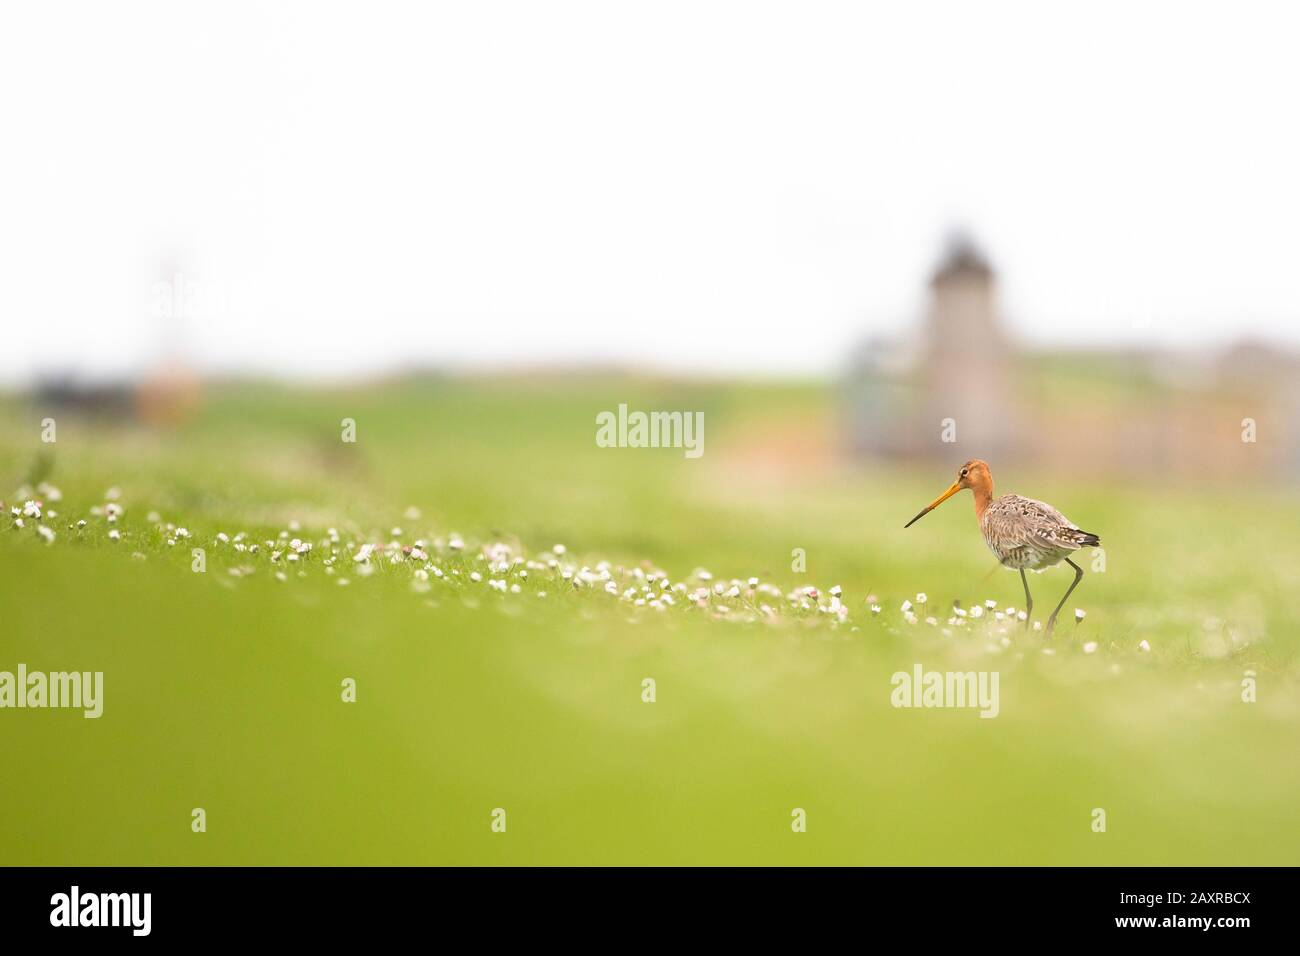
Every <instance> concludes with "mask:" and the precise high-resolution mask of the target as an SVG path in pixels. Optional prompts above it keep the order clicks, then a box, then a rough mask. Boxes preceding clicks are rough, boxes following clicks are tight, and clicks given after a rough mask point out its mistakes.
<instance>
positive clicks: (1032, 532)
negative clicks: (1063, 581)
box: [980, 495, 1101, 568]
mask: <svg viewBox="0 0 1300 956" xmlns="http://www.w3.org/2000/svg"><path fill="white" fill-rule="evenodd" d="M980 526H981V530H982V531H983V532H984V540H985V541H986V542H988V546H989V549H990V550H991V551H992V552H993V553H994V554H995V555H997V557H998V560H1000V561H1001V562H1002V563H1003V564H1009V565H1010V566H1012V567H1021V568H1033V567H1037V566H1039V565H1040V564H1043V563H1044V562H1047V561H1051V562H1052V563H1055V561H1059V560H1060V559H1061V557H1063V556H1064V555H1065V554H1066V553H1068V552H1070V551H1077V550H1079V549H1080V548H1083V547H1087V546H1089V545H1094V544H1099V543H1100V541H1101V539H1100V538H1098V537H1097V536H1096V535H1095V534H1092V533H1090V532H1087V531H1083V530H1081V529H1080V528H1079V526H1078V525H1076V524H1074V522H1072V521H1070V519H1069V518H1067V517H1066V516H1065V515H1063V514H1061V513H1060V512H1059V511H1057V510H1056V509H1055V508H1053V507H1052V506H1051V505H1049V504H1047V503H1046V502H1043V501H1035V500H1034V499H1033V498H1025V497H1023V496H1021V495H1003V496H1002V497H1001V498H995V499H994V500H993V501H992V502H990V503H989V506H988V508H987V509H986V510H985V512H984V517H983V520H982V521H981V522H980ZM1053 559H1054V560H1053Z"/></svg>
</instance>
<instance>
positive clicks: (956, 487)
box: [903, 458, 993, 528]
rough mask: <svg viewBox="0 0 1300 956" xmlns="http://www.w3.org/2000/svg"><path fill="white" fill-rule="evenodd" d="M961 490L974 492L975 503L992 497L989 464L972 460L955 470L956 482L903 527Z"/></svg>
mask: <svg viewBox="0 0 1300 956" xmlns="http://www.w3.org/2000/svg"><path fill="white" fill-rule="evenodd" d="M963 488H969V489H971V490H972V491H974V492H975V498H976V501H977V502H979V501H987V500H988V499H989V498H990V497H992V495H993V475H992V474H990V473H989V463H988V462H986V461H984V460H983V459H980V458H972V459H971V460H970V461H968V462H966V464H964V465H962V466H961V468H959V469H958V470H957V480H956V481H954V482H953V483H952V484H951V485H949V486H948V490H947V491H945V492H944V493H943V494H941V495H940V496H939V497H938V498H935V499H934V501H932V502H930V503H929V504H928V505H926V506H925V507H924V508H922V509H921V510H920V511H919V512H917V515H916V517H915V518H913V519H912V520H911V521H909V522H908V523H907V524H905V525H903V527H904V528H910V527H912V525H914V524H916V523H917V522H918V521H920V520H921V519H922V518H924V517H925V516H926V515H928V514H929V513H930V512H931V511H933V510H934V509H935V508H937V507H939V506H940V505H941V504H943V503H944V502H945V501H947V500H948V499H949V498H951V497H952V496H953V495H955V494H956V493H957V492H959V491H961V490H962V489H963Z"/></svg>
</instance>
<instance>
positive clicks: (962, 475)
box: [961, 468, 966, 478]
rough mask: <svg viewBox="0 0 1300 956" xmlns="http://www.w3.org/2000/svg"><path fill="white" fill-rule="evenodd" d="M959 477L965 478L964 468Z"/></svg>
mask: <svg viewBox="0 0 1300 956" xmlns="http://www.w3.org/2000/svg"><path fill="white" fill-rule="evenodd" d="M961 477H963V478H965V477H966V469H965V468H963V469H962V470H961Z"/></svg>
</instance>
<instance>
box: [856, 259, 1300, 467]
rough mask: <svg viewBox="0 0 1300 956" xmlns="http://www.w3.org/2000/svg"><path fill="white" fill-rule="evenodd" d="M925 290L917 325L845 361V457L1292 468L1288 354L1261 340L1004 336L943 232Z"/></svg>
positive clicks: (991, 294) (1298, 445)
mask: <svg viewBox="0 0 1300 956" xmlns="http://www.w3.org/2000/svg"><path fill="white" fill-rule="evenodd" d="M930 289H931V297H930V305H929V309H928V312H927V313H926V315H925V317H924V320H923V322H922V323H920V325H919V327H918V328H916V329H913V330H910V331H909V333H908V334H906V335H904V336H901V337H900V338H898V339H895V340H884V339H875V340H872V341H868V342H866V343H864V344H863V346H862V347H861V348H860V349H859V350H858V352H857V355H856V357H855V360H854V361H853V363H852V365H851V368H850V372H849V375H848V377H847V380H846V382H845V406H846V407H845V417H846V421H847V423H848V426H847V427H848V434H847V439H848V444H849V447H850V449H851V451H852V452H853V453H854V454H856V455H859V456H862V457H871V458H883V459H894V460H916V461H927V462H934V463H936V464H943V465H946V466H955V465H956V464H960V462H962V461H964V460H965V459H967V458H985V459H988V460H990V461H992V462H995V463H998V464H1003V463H1011V464H1016V465H1026V466H1033V467H1038V468H1044V469H1053V468H1056V469H1064V470H1071V471H1081V472H1095V473H1119V474H1123V473H1149V472H1174V473H1186V474H1201V475H1209V474H1216V473H1219V474H1241V473H1255V474H1285V475H1294V474H1297V468H1300V360H1298V359H1297V356H1296V355H1295V354H1293V353H1290V352H1288V351H1286V350H1283V349H1280V348H1278V347H1275V346H1273V345H1270V344H1268V343H1261V342H1243V343H1241V344H1239V345H1237V346H1235V347H1233V348H1230V349H1228V350H1226V351H1224V352H1222V353H1220V354H1217V355H1197V354H1190V353H1189V354H1182V353H1174V352H1162V351H1152V350H1142V349H1116V350H1089V351H1082V350H1080V351H1060V352H1051V351H1030V350H1025V349H1021V348H1018V347H1017V345H1016V343H1015V342H1014V341H1013V340H1012V338H1011V337H1010V335H1009V334H1008V332H1007V329H1006V327H1005V326H1004V324H1003V323H1002V321H1001V319H1000V315H999V311H998V305H997V283H996V275H995V273H994V270H993V269H992V267H991V266H990V264H989V263H988V261H987V260H986V259H985V258H984V256H983V255H982V254H981V253H980V252H979V251H978V249H977V248H976V247H975V245H974V244H973V243H972V242H971V241H970V240H968V239H965V238H957V239H954V240H953V241H952V242H950V244H949V247H948V249H947V251H946V252H945V254H944V257H943V259H942V261H941V262H940V264H939V267H938V268H937V269H936V271H935V273H934V276H933V278H932V279H931V282H930ZM1252 423H1253V424H1252ZM1252 427H1253V433H1252V431H1251V429H1252ZM1252 434H1253V438H1254V441H1250V440H1246V439H1249V438H1251V437H1252Z"/></svg>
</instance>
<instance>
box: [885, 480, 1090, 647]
mask: <svg viewBox="0 0 1300 956" xmlns="http://www.w3.org/2000/svg"><path fill="white" fill-rule="evenodd" d="M963 488H969V489H970V490H971V491H972V492H974V493H975V516H976V517H977V518H978V519H979V523H980V531H981V532H983V534H984V543H985V544H987V545H988V546H989V550H990V551H992V552H993V554H994V555H995V556H996V557H997V559H998V561H999V562H1000V563H1001V564H1002V565H1004V566H1005V567H1008V568H1015V569H1016V570H1017V571H1019V572H1020V581H1021V583H1022V584H1024V586H1025V629H1026V630H1028V629H1029V620H1030V618H1031V617H1033V614H1034V599H1033V597H1032V596H1031V595H1030V593H1029V580H1028V579H1027V578H1026V577H1025V572H1026V571H1042V570H1045V569H1047V568H1050V567H1052V566H1053V565H1056V564H1059V563H1060V562H1062V561H1064V562H1065V563H1066V564H1068V565H1069V566H1070V567H1072V568H1074V581H1073V582H1072V583H1071V584H1070V587H1069V588H1068V589H1067V590H1066V592H1065V595H1064V596H1063V597H1062V598H1061V603H1060V604H1058V605H1056V610H1055V611H1053V612H1052V616H1051V617H1049V618H1048V619H1047V633H1048V634H1050V633H1052V628H1054V627H1055V626H1056V615H1058V614H1060V613H1061V608H1062V607H1064V606H1065V602H1066V601H1067V600H1068V599H1069V597H1070V594H1071V592H1072V591H1074V589H1075V588H1076V587H1078V585H1079V582H1080V581H1081V580H1083V568H1081V567H1079V566H1078V565H1077V564H1075V563H1074V562H1073V561H1071V560H1070V558H1069V555H1070V553H1071V552H1074V551H1078V550H1079V549H1080V548H1086V547H1091V546H1093V545H1096V544H1100V543H1101V538H1099V537H1097V535H1095V534H1093V533H1092V532H1091V531H1083V530H1081V529H1080V528H1079V526H1078V525H1076V524H1075V523H1074V522H1072V521H1071V520H1070V519H1069V518H1067V517H1066V516H1065V515H1063V514H1061V513H1060V512H1059V511H1057V510H1056V509H1055V508H1053V507H1052V506H1051V505H1049V504H1045V503H1044V502H1042V501H1035V500H1034V499H1033V498H1025V497H1022V496H1021V495H1002V496H1001V497H1000V498H994V497H993V476H992V475H991V474H989V466H988V463H987V462H984V461H981V460H980V459H978V458H973V459H971V460H970V461H968V462H966V464H964V465H962V466H961V470H960V471H958V472H957V480H956V481H954V482H953V483H952V484H951V485H950V486H949V487H948V490H947V491H945V492H944V493H943V494H941V495H940V496H939V497H938V498H935V499H934V501H932V502H930V503H929V504H928V505H926V506H925V507H924V508H922V509H921V511H920V513H919V514H917V516H916V517H915V518H913V519H912V520H911V521H909V522H908V523H907V524H905V525H904V526H903V527H905V528H910V527H911V526H912V525H913V524H915V523H916V522H917V521H919V520H920V519H921V518H923V517H924V516H925V515H927V514H929V513H930V512H931V511H933V510H934V509H935V508H937V507H939V505H941V504H943V503H944V502H945V501H947V500H948V499H949V498H951V497H952V496H953V495H955V494H956V493H957V492H959V491H961V490H962V489H963Z"/></svg>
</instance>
